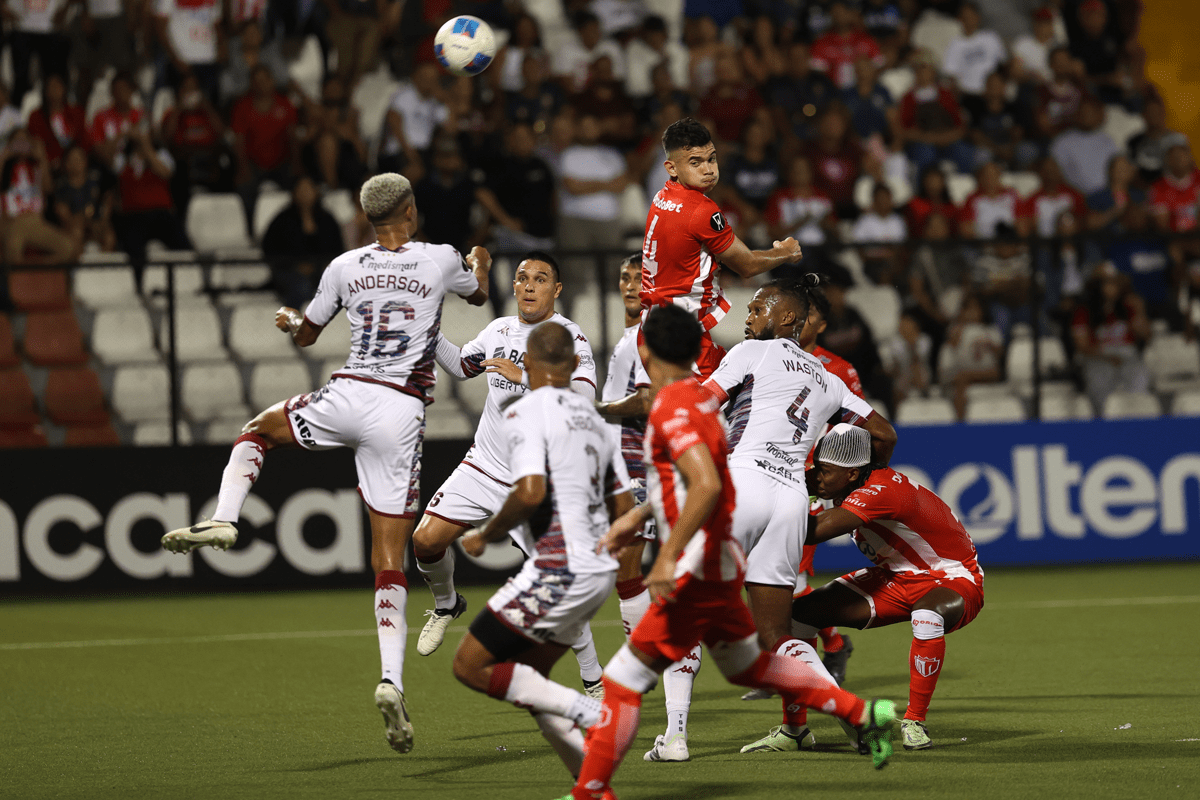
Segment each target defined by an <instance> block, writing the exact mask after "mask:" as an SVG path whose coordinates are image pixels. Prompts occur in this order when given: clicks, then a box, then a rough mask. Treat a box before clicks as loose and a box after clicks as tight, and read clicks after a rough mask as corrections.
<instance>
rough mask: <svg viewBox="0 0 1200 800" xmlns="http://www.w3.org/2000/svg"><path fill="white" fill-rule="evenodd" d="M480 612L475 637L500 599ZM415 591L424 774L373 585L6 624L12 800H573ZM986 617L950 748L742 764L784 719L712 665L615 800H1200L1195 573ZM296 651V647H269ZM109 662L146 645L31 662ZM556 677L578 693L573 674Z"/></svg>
mask: <svg viewBox="0 0 1200 800" xmlns="http://www.w3.org/2000/svg"><path fill="white" fill-rule="evenodd" d="M465 593H466V594H467V595H468V598H469V600H470V604H471V612H470V614H471V615H473V614H474V613H475V612H476V611H477V610H478V609H479V608H480V607H481V606H482V604H483V602H484V601H485V600H486V597H487V596H488V594H489V592H488V591H487V590H483V589H475V590H470V591H469V592H465ZM414 594H415V599H414V600H412V601H411V602H410V603H409V610H408V618H409V626H410V638H409V658H408V664H407V665H406V676H405V678H406V684H407V687H406V688H407V695H408V698H409V710H410V713H411V714H412V716H413V721H414V725H415V726H416V735H417V738H416V748H415V749H414V750H413V752H412V753H410V754H408V755H405V756H401V755H397V754H395V753H393V752H392V751H391V750H390V749H388V747H387V745H386V744H385V742H384V740H383V727H382V724H381V722H380V719H379V715H378V713H377V712H376V711H375V708H374V705H373V702H372V692H373V690H374V687H375V683H376V676H377V675H378V651H377V649H376V644H375V638H374V632H373V626H372V625H371V619H372V616H371V608H370V592H369V588H364V590H363V591H355V592H348V591H344V592H307V593H281V594H253V595H218V596H179V597H153V598H118V599H87V600H62V601H41V602H10V603H7V604H4V605H0V681H2V683H0V685H2V687H3V701H2V702H0V797H6V798H39V797H47V798H50V797H54V798H59V797H88V798H108V797H113V798H126V797H130V798H132V797H137V798H145V797H171V798H220V799H221V800H233V799H234V798H243V797H246V798H257V797H280V798H283V797H286V798H297V797H322V798H324V797H329V798H343V797H354V798H360V797H361V798H375V797H379V798H384V797H387V798H405V797H412V798H418V797H419V798H421V800H426V799H430V800H432V799H433V798H487V799H490V798H538V799H541V800H548V798H554V797H560V796H562V795H563V794H565V793H566V791H567V790H568V788H569V786H570V780H569V778H568V776H567V774H566V771H565V770H564V769H563V768H562V766H561V764H560V763H559V762H558V761H557V759H556V758H555V757H554V755H553V753H552V752H551V751H550V749H549V747H548V745H546V743H545V742H544V741H543V740H542V738H541V737H540V735H539V734H538V733H537V731H536V729H535V726H534V725H533V722H532V720H531V719H530V718H529V715H528V714H527V713H525V712H522V711H518V710H516V709H514V708H512V707H510V706H507V705H504V704H502V703H498V702H496V701H494V700H491V699H489V698H487V697H484V696H482V695H478V694H473V693H472V692H470V691H468V690H467V689H466V688H464V687H462V686H460V685H458V684H457V683H456V682H455V681H454V679H453V678H452V676H451V675H450V660H451V656H452V654H453V651H454V647H455V645H456V644H457V641H458V639H459V638H460V637H461V635H462V630H463V627H462V624H461V623H460V624H459V625H458V626H457V627H455V628H452V629H451V631H452V632H451V634H450V636H449V637H448V639H447V643H446V645H444V646H443V648H442V649H441V650H439V651H438V652H437V653H435V654H434V655H433V656H431V657H429V658H422V657H420V656H418V655H416V652H415V647H414V645H415V641H416V638H415V634H416V631H417V630H418V629H419V627H420V624H421V622H422V621H423V617H422V615H421V612H422V611H423V610H424V609H425V607H426V604H427V602H428V600H429V598H428V594H427V593H426V591H425V590H424V588H423V587H414ZM1126 598H1128V599H1130V600H1129V602H1125V599H1126ZM1172 598H1174V599H1172ZM1092 601H1101V602H1100V603H1099V604H1097V603H1094V602H1092ZM987 603H988V604H987V607H986V608H985V609H984V610H983V612H982V613H981V614H980V616H979V618H978V619H977V620H976V621H975V622H974V623H973V624H971V625H970V626H969V627H968V628H966V629H964V630H963V631H960V632H958V633H955V634H953V635H952V636H950V637H949V641H948V648H947V658H946V666H945V669H944V674H943V676H942V679H941V682H940V684H939V685H938V692H937V694H936V695H935V697H934V700H933V705H932V708H931V709H930V714H929V730H930V735H931V736H933V737H934V742H935V747H934V749H932V750H929V751H924V752H918V753H906V752H904V751H903V750H899V749H898V752H897V754H896V756H895V757H894V759H893V762H892V764H891V765H890V766H889V767H888V768H887V769H886V770H884V771H882V772H875V771H873V770H871V769H870V763H869V760H868V759H865V758H860V757H858V756H855V755H852V754H851V753H850V751H849V749H848V748H847V747H845V746H843V744H842V742H843V738H842V735H841V733H840V730H839V729H838V728H837V726H836V723H834V722H833V721H832V720H831V719H829V718H826V717H822V716H820V715H814V717H815V724H814V725H813V728H814V732H815V733H816V736H817V740H818V742H819V743H820V746H821V749H819V751H818V752H815V753H805V754H755V755H741V754H739V753H738V748H739V747H740V746H741V745H743V744H745V743H747V742H749V741H752V740H753V739H756V738H758V737H759V736H761V735H762V734H763V733H765V732H766V730H767V729H768V728H769V727H770V726H772V725H775V724H778V721H779V720H778V715H779V708H778V705H777V703H776V701H760V702H756V703H743V702H741V701H739V700H738V697H739V695H740V694H741V690H739V689H736V688H735V687H731V686H728V685H727V684H725V683H724V681H723V680H722V679H721V677H720V675H719V674H718V673H717V671H716V670H715V669H713V667H712V664H711V663H710V664H707V665H706V666H705V668H704V669H703V671H702V672H701V674H700V677H699V680H698V683H697V686H696V694H695V699H694V704H693V713H692V720H691V741H690V746H691V751H692V758H693V760H692V762H691V763H688V764H648V763H644V762H643V761H642V758H641V756H642V753H643V752H644V751H645V750H646V748H647V747H649V745H650V744H651V743H652V741H653V737H654V735H655V734H656V733H659V732H661V730H662V726H663V725H664V724H665V713H664V712H663V709H662V692H661V690H660V689H656V690H655V691H653V692H652V693H651V694H650V695H649V696H648V697H647V701H646V704H645V707H644V713H643V716H642V728H641V732H640V734H639V736H638V739H637V741H636V742H635V744H634V747H633V749H632V750H631V751H630V754H629V757H628V758H627V760H626V762H625V763H624V765H623V766H622V768H621V770H620V771H619V772H618V773H617V776H616V780H615V782H614V787H615V789H616V790H617V792H618V794H619V795H620V796H621V798H622V799H623V800H638V799H639V798H645V800H650V798H654V799H655V800H683V799H684V798H725V797H729V798H732V797H739V798H740V797H744V798H780V797H784V796H789V797H790V796H796V795H799V794H801V793H803V794H804V795H805V796H808V797H811V798H819V797H822V796H827V795H834V794H837V795H843V796H844V795H851V796H853V795H857V796H869V797H881V798H882V797H887V798H908V797H911V798H920V799H921V800H930V798H942V797H948V798H965V797H972V798H973V797H1004V798H1008V797H1052V798H1066V797H1086V798H1102V797H1104V798H1107V797H1113V798H1131V797H1153V798H1159V797H1179V798H1185V797H1197V796H1200V741H1195V740H1197V739H1200V677H1198V674H1200V670H1198V668H1200V623H1198V622H1197V614H1198V613H1200V564H1159V565H1151V566H1137V567H1089V568H1079V569H1069V570H1021V571H1015V570H1013V571H1001V570H993V571H992V572H991V573H989V575H988V586H987ZM598 619H599V620H600V624H599V625H598V626H597V627H596V640H597V645H598V647H599V649H600V652H601V655H602V656H603V657H607V656H609V655H611V654H612V653H613V652H614V651H615V650H616V648H617V647H618V646H619V644H620V641H621V629H620V627H619V623H618V622H617V619H618V616H617V610H616V601H615V598H614V600H613V601H611V602H610V603H609V605H608V606H606V607H605V609H604V610H603V611H602V612H601V614H600V616H599V617H598ZM289 632H295V633H297V634H300V635H298V636H297V637H296V638H285V637H279V636H276V637H274V638H262V637H258V636H256V634H262V633H275V634H279V633H289ZM303 632H335V633H334V634H327V635H324V636H317V635H303ZM336 632H343V633H336ZM238 634H246V636H244V637H241V638H238V637H237V635H238ZM204 637H210V638H207V639H205V638H204ZM909 638H910V630H909V629H908V628H907V626H899V625H897V626H893V627H892V628H886V629H882V630H878V631H866V632H858V633H855V634H854V641H855V645H856V650H855V653H854V656H853V658H852V659H851V660H850V668H849V679H848V681H847V688H848V689H850V690H852V691H855V692H857V693H859V694H861V695H864V696H884V697H891V698H893V699H896V700H898V701H899V702H900V704H901V705H903V703H904V701H905V699H906V696H907V683H908V668H907V666H906V659H907V654H908V642H909ZM96 640H117V641H120V640H137V641H133V642H130V641H124V642H120V643H106V644H99V643H97V644H89V645H87V646H79V647H76V646H72V647H48V646H44V645H36V646H30V647H20V645H21V644H23V643H29V644H33V643H45V645H50V644H52V643H55V642H83V641H88V642H95V641H96ZM14 645H17V646H14ZM555 677H556V678H557V679H558V680H560V681H562V682H565V683H567V684H568V685H571V686H578V672H577V669H576V665H575V663H574V659H573V658H571V657H570V656H569V655H568V656H567V657H566V658H565V659H564V660H563V662H562V663H561V664H560V666H559V668H558V670H557V671H556V674H555ZM1126 723H1129V724H1131V725H1132V727H1131V728H1128V729H1125V730H1118V728H1119V727H1120V726H1122V725H1125V724H1126ZM1181 739H1192V740H1193V741H1179V740H1181Z"/></svg>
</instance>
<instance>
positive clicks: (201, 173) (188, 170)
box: [162, 75, 233, 219]
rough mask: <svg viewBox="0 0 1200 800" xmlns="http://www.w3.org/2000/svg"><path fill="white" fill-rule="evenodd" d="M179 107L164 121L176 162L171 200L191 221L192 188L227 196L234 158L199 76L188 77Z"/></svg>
mask: <svg viewBox="0 0 1200 800" xmlns="http://www.w3.org/2000/svg"><path fill="white" fill-rule="evenodd" d="M176 97H177V98H178V99H177V101H176V103H175V105H173V106H172V107H171V108H170V109H168V110H167V113H166V116H164V117H163V120H162V136H163V141H164V142H165V143H166V145H167V149H168V150H169V151H170V152H171V157H172V158H173V159H174V161H175V172H174V173H173V174H172V175H171V197H172V199H173V200H174V202H175V208H176V210H177V211H178V213H179V216H180V217H182V218H184V219H186V218H187V208H188V203H189V202H190V201H191V197H192V187H194V186H201V187H204V188H205V189H208V190H210V191H218V192H227V191H229V190H231V189H232V188H233V154H232V153H231V152H230V151H229V147H228V146H227V145H226V144H225V123H224V122H223V121H222V120H221V115H220V114H218V113H217V110H216V109H215V108H214V107H213V104H212V101H211V100H209V99H208V98H207V97H206V96H205V95H204V93H203V92H202V91H200V84H199V82H198V81H197V80H196V76H195V75H185V76H183V78H182V79H181V80H180V83H179V86H178V87H177V89H176Z"/></svg>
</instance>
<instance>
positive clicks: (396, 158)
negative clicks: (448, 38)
mask: <svg viewBox="0 0 1200 800" xmlns="http://www.w3.org/2000/svg"><path fill="white" fill-rule="evenodd" d="M445 99H446V98H445V93H444V92H443V91H442V87H441V82H440V80H439V78H438V68H437V67H436V66H434V65H433V64H431V63H429V62H424V63H421V64H417V66H416V67H415V68H413V74H412V79H411V80H410V82H409V83H408V84H407V85H405V86H401V87H400V88H399V89H397V90H396V93H395V94H394V95H392V102H391V104H390V105H389V106H388V110H387V116H386V117H384V125H383V130H384V135H383V144H382V145H381V146H380V150H379V169H380V170H381V171H384V172H403V173H404V174H405V175H406V176H407V177H408V178H409V180H413V179H414V175H413V174H412V170H413V169H414V168H419V166H420V163H421V158H422V154H423V153H424V152H425V151H426V150H428V149H429V146H430V145H431V144H433V135H434V133H435V132H436V131H437V130H438V129H439V128H442V127H446V128H447V129H450V128H449V125H448V123H449V122H450V109H449V108H448V107H447V106H446V103H445ZM415 177H417V178H418V179H419V176H415Z"/></svg>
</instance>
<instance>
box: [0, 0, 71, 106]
mask: <svg viewBox="0 0 1200 800" xmlns="http://www.w3.org/2000/svg"><path fill="white" fill-rule="evenodd" d="M70 5H71V2H70V0H43V1H42V2H22V3H9V2H6V3H5V4H4V5H3V6H0V15H2V16H3V18H4V21H5V22H7V23H8V27H9V30H10V33H9V53H10V55H11V56H12V67H13V100H14V102H15V104H16V105H17V107H18V108H19V107H20V106H21V101H22V100H23V99H24V97H25V93H26V92H27V91H29V89H30V88H31V86H32V84H31V83H30V80H29V69H30V67H31V66H33V57H34V56H35V55H36V56H37V60H38V67H39V69H40V70H41V74H42V82H43V83H45V80H46V76H48V75H58V76H60V77H62V78H64V79H65V78H66V76H67V56H68V54H69V53H70V50H71V41H70V40H69V39H68V38H67V37H66V36H65V35H63V29H64V24H65V22H66V15H67V10H68V9H69V8H70Z"/></svg>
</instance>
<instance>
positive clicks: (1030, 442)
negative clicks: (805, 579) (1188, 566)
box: [815, 418, 1200, 571]
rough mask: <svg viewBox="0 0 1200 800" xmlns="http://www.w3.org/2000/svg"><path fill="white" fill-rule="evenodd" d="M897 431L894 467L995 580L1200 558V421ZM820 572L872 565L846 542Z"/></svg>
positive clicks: (838, 543) (822, 561)
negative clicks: (1009, 573)
mask: <svg viewBox="0 0 1200 800" xmlns="http://www.w3.org/2000/svg"><path fill="white" fill-rule="evenodd" d="M896 430H897V433H898V434H899V437H900V440H899V443H898V444H897V446H896V452H895V455H894V456H893V458H892V466H893V467H895V468H896V469H897V470H899V471H900V472H903V473H904V474H906V475H907V476H908V477H909V478H911V479H913V480H915V481H916V482H918V483H920V484H921V485H922V486H925V487H927V488H929V489H932V490H933V491H935V492H936V493H937V494H938V496H940V497H941V498H942V499H943V500H944V501H945V502H946V504H947V505H949V506H950V508H951V509H952V510H953V511H954V513H955V514H956V515H957V516H958V518H959V519H960V520H962V522H963V524H964V525H965V526H966V528H967V530H968V531H970V533H971V537H972V538H973V539H974V540H975V546H976V548H977V549H978V551H979V563H980V565H981V566H982V567H983V568H984V569H985V570H986V569H987V568H988V567H989V566H1000V565H1005V564H1010V565H1018V564H1076V563H1095V562H1113V561H1145V560H1152V559H1194V558H1200V418H1179V419H1170V418H1160V419H1153V420H1128V421H1099V420H1097V421H1093V422H1062V423H1043V422H1027V423H1021V424H1012V425H949V426H936V427H933V426H931V427H925V426H921V427H900V426H898V427H897V429H896ZM815 565H816V568H817V569H818V570H823V571H850V570H854V569H858V568H861V567H865V566H869V565H870V562H868V561H867V559H866V557H865V556H863V555H861V554H860V553H859V552H858V551H857V549H856V548H855V547H854V543H853V542H851V541H850V539H849V537H848V536H847V537H841V538H839V539H837V540H835V541H834V542H830V543H828V544H825V545H822V546H821V547H820V548H818V550H817V553H816V558H815Z"/></svg>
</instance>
